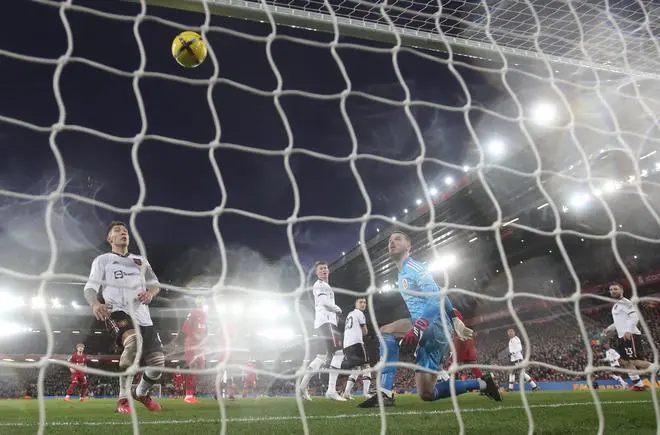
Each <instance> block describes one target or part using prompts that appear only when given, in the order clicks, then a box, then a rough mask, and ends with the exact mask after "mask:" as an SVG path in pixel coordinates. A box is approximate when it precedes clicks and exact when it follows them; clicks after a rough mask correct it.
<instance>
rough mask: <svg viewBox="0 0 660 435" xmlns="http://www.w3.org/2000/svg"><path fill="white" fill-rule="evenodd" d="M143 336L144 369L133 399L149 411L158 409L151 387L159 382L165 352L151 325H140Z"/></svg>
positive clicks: (159, 408)
mask: <svg viewBox="0 0 660 435" xmlns="http://www.w3.org/2000/svg"><path fill="white" fill-rule="evenodd" d="M140 332H141V333H142V338H143V342H142V344H143V349H144V363H145V366H146V368H145V370H144V372H143V374H142V379H140V382H139V383H138V386H137V388H136V389H135V390H134V391H133V399H135V400H137V401H138V402H140V403H142V404H143V405H144V406H145V407H146V408H147V409H148V410H149V411H160V410H161V407H160V405H159V404H158V403H157V402H156V401H155V400H153V399H152V398H151V394H150V392H151V388H152V387H153V386H154V384H157V383H160V378H161V377H162V375H163V372H162V369H163V367H165V354H164V353H163V343H162V342H161V340H160V335H159V334H158V332H156V330H155V328H154V327H153V326H141V327H140Z"/></svg>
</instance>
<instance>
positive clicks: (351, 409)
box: [0, 390, 658, 435]
mask: <svg viewBox="0 0 660 435" xmlns="http://www.w3.org/2000/svg"><path fill="white" fill-rule="evenodd" d="M598 394H599V397H600V401H601V403H602V405H603V412H604V415H605V433H606V434H616V435H620V434H622V433H623V434H626V435H628V434H629V435H632V434H635V435H643V434H656V433H657V430H658V429H657V426H656V416H655V412H654V410H653V401H652V397H651V393H650V392H645V393H633V392H628V391H620V390H608V391H601V392H599V393H598ZM527 397H528V399H529V405H530V409H531V412H532V416H533V419H534V429H535V430H534V433H535V434H557V435H559V434H561V435H565V434H592V433H596V429H597V428H598V417H597V414H596V408H595V406H594V404H593V402H592V398H591V395H590V394H589V393H588V392H538V393H533V394H528V396H527ZM160 403H161V405H162V407H163V411H162V412H160V413H149V412H148V411H146V410H145V409H143V408H138V419H139V422H140V433H143V434H154V435H175V434H191V435H192V434H211V433H216V434H217V433H219V432H220V421H221V420H220V412H219V407H218V404H217V402H215V401H213V400H202V401H201V402H200V403H199V404H198V405H187V404H185V403H183V401H181V400H173V399H163V400H161V401H160ZM459 403H460V407H461V410H462V417H463V422H464V424H465V433H466V434H488V435H495V434H505V435H514V434H526V433H527V431H528V421H527V417H526V415H525V410H524V406H523V404H522V401H521V397H520V395H519V394H517V393H509V394H507V395H506V396H505V400H504V402H502V403H496V402H493V401H491V400H488V399H486V398H485V397H480V396H478V395H476V394H466V395H463V396H461V397H460V398H459ZM356 404H357V402H356V401H351V402H344V403H340V402H331V401H330V400H328V399H324V398H315V399H314V401H312V402H310V403H305V413H306V415H307V423H308V426H309V430H310V433H312V434H330V435H340V434H350V435H358V434H374V433H376V434H377V433H379V431H380V418H379V411H378V409H367V410H363V409H358V408H356ZM45 405H46V424H47V426H46V431H45V433H47V434H64V435H73V434H94V435H99V434H101V435H107V434H128V433H132V428H131V419H130V417H129V416H125V415H119V414H116V413H115V412H114V405H115V401H114V400H90V401H88V402H85V403H80V402H78V401H73V402H69V403H67V402H64V401H62V400H47V401H46V402H45ZM138 405H139V404H138ZM140 406H141V405H140ZM226 412H227V433H228V434H249V435H256V434H259V435H261V434H295V433H302V423H301V420H300V418H299V413H298V408H297V405H296V401H295V399H293V398H262V399H239V400H236V401H234V402H227V403H226ZM386 413H387V428H388V433H392V434H411V435H412V434H413V433H421V434H424V433H442V434H450V433H458V430H459V429H458V428H459V425H458V420H457V418H456V415H455V414H454V412H453V410H452V404H451V401H450V400H443V401H438V402H422V401H421V400H420V399H419V398H417V397H416V396H398V397H397V404H396V406H395V407H392V408H387V410H386ZM38 421H39V411H38V401H37V400H3V401H0V434H11V435H13V434H34V433H36V431H37V428H38Z"/></svg>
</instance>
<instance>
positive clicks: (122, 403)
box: [117, 398, 131, 414]
mask: <svg viewBox="0 0 660 435" xmlns="http://www.w3.org/2000/svg"><path fill="white" fill-rule="evenodd" d="M117 412H118V413H120V414H130V413H131V406H130V405H129V403H128V399H126V398H124V399H119V400H118V401H117Z"/></svg>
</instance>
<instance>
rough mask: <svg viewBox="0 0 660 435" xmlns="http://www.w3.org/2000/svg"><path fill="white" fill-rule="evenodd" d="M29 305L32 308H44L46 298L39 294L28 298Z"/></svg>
mask: <svg viewBox="0 0 660 435" xmlns="http://www.w3.org/2000/svg"><path fill="white" fill-rule="evenodd" d="M30 306H31V307H32V309H33V310H43V309H44V308H46V300H45V299H44V298H42V297H41V296H34V297H32V299H31V300H30Z"/></svg>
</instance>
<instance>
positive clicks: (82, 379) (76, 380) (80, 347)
mask: <svg viewBox="0 0 660 435" xmlns="http://www.w3.org/2000/svg"><path fill="white" fill-rule="evenodd" d="M67 361H69V362H70V363H72V364H75V365H77V366H86V365H87V355H85V345H84V344H82V343H78V344H77V345H76V353H74V354H73V355H71V356H70V357H69V358H68V359H67ZM69 370H70V371H71V384H70V385H69V389H68V390H67V392H66V396H64V400H66V401H67V402H69V401H71V394H73V391H74V390H75V389H76V387H77V386H80V401H81V402H84V401H85V400H87V376H85V372H83V371H80V370H76V369H74V368H70V369H69Z"/></svg>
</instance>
